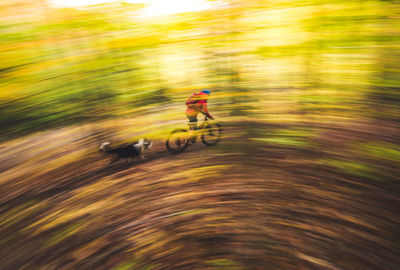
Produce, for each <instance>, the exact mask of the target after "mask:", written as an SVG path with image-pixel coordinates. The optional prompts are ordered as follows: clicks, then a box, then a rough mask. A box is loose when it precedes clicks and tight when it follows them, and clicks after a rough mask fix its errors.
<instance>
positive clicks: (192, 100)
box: [186, 93, 201, 105]
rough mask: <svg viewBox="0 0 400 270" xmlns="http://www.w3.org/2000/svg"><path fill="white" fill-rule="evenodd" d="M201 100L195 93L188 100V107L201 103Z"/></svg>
mask: <svg viewBox="0 0 400 270" xmlns="http://www.w3.org/2000/svg"><path fill="white" fill-rule="evenodd" d="M200 98H201V97H200V95H199V94H196V93H194V94H193V95H191V96H190V97H189V98H188V99H187V100H186V105H191V104H196V103H197V102H199V101H200Z"/></svg>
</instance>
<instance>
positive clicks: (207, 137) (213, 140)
mask: <svg viewBox="0 0 400 270" xmlns="http://www.w3.org/2000/svg"><path fill="white" fill-rule="evenodd" d="M221 138H222V127H221V125H220V124H218V123H212V124H207V125H206V126H205V127H204V128H203V129H202V132H201V140H202V141H203V143H204V144H205V145H208V146H213V145H216V144H217V143H219V141H221Z"/></svg>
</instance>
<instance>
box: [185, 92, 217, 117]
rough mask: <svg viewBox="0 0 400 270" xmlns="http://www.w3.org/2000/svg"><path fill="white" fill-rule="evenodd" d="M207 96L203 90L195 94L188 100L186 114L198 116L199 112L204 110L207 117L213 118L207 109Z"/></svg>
mask: <svg viewBox="0 0 400 270" xmlns="http://www.w3.org/2000/svg"><path fill="white" fill-rule="evenodd" d="M207 98H208V95H207V94H205V93H203V92H200V93H199V94H193V95H192V96H191V97H190V98H189V99H188V101H186V106H187V109H186V115H187V116H190V117H197V115H198V114H199V112H202V113H204V114H205V115H206V116H207V117H209V118H212V117H211V115H210V113H209V112H208V109H207Z"/></svg>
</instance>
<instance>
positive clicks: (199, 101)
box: [186, 90, 214, 143]
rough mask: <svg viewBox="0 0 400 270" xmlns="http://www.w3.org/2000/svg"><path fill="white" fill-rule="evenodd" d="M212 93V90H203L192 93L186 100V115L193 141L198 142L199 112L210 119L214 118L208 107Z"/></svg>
mask: <svg viewBox="0 0 400 270" xmlns="http://www.w3.org/2000/svg"><path fill="white" fill-rule="evenodd" d="M210 94H211V91H210V90H203V91H201V92H200V93H194V94H192V95H191V96H190V97H189V98H188V100H187V101H186V106H187V109H186V117H187V118H188V119H189V127H190V130H189V138H190V140H191V142H192V143H195V142H196V137H197V136H196V134H195V131H196V130H197V115H198V114H199V112H200V113H202V114H204V115H205V116H207V117H208V118H210V119H214V117H212V116H211V114H210V113H209V112H208V109H207V99H208V98H209V96H210ZM193 133H194V134H193Z"/></svg>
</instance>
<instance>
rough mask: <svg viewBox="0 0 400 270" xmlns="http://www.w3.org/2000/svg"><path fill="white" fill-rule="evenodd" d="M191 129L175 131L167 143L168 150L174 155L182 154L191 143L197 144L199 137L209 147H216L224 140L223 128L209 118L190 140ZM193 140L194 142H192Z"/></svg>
mask: <svg viewBox="0 0 400 270" xmlns="http://www.w3.org/2000/svg"><path fill="white" fill-rule="evenodd" d="M189 129H190V128H188V129H184V128H178V129H175V130H173V131H172V132H171V133H170V134H169V136H168V139H167V141H166V143H165V145H166V147H167V150H168V151H169V152H171V153H173V154H178V153H182V152H183V151H185V149H186V147H188V145H189V144H190V143H195V142H196V138H197V136H198V135H200V137H201V141H202V142H203V143H204V144H205V145H207V146H213V145H216V144H217V143H219V142H220V141H221V138H222V127H221V125H220V124H219V123H215V122H212V123H211V122H209V121H208V118H207V117H204V121H203V122H202V123H201V124H200V125H199V126H198V129H197V130H196V131H195V135H194V138H193V137H192V138H189ZM192 139H193V140H192Z"/></svg>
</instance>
